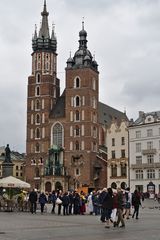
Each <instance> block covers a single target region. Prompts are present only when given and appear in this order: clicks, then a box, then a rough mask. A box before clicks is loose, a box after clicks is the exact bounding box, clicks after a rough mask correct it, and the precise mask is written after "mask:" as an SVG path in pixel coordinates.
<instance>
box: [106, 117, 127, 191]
mask: <svg viewBox="0 0 160 240" xmlns="http://www.w3.org/2000/svg"><path fill="white" fill-rule="evenodd" d="M128 123H129V122H128V119H127V117H125V118H124V119H123V120H121V121H118V120H114V121H112V123H111V125H110V126H108V127H107V131H106V133H107V134H106V145H107V153H108V154H107V155H108V160H107V163H108V164H107V177H108V178H107V185H108V187H110V186H112V187H114V186H116V187H122V188H123V189H124V188H126V186H128V184H129V171H128V170H129V168H128Z"/></svg>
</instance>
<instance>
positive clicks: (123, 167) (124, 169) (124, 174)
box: [121, 163, 127, 177]
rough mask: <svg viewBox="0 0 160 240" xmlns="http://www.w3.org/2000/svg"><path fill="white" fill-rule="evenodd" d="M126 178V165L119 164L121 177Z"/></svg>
mask: <svg viewBox="0 0 160 240" xmlns="http://www.w3.org/2000/svg"><path fill="white" fill-rule="evenodd" d="M126 176H127V165H126V164H123V163H122V164H121V177H126Z"/></svg>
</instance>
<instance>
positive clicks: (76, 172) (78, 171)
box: [75, 168, 80, 176]
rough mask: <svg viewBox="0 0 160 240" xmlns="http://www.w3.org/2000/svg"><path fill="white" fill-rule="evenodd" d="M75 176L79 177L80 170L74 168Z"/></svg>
mask: <svg viewBox="0 0 160 240" xmlns="http://www.w3.org/2000/svg"><path fill="white" fill-rule="evenodd" d="M75 175H76V176H79V175H80V170H79V168H76V171H75Z"/></svg>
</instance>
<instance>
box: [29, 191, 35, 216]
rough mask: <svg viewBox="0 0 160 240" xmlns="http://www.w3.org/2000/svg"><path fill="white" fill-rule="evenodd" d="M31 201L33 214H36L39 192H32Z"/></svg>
mask: <svg viewBox="0 0 160 240" xmlns="http://www.w3.org/2000/svg"><path fill="white" fill-rule="evenodd" d="M29 201H30V205H31V208H30V210H31V213H32V214H33V213H36V209H37V192H36V191H35V189H33V190H32V192H30V194H29Z"/></svg>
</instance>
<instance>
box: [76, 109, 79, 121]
mask: <svg viewBox="0 0 160 240" xmlns="http://www.w3.org/2000/svg"><path fill="white" fill-rule="evenodd" d="M75 120H76V121H79V120H80V113H79V111H78V110H77V111H76V114H75Z"/></svg>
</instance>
